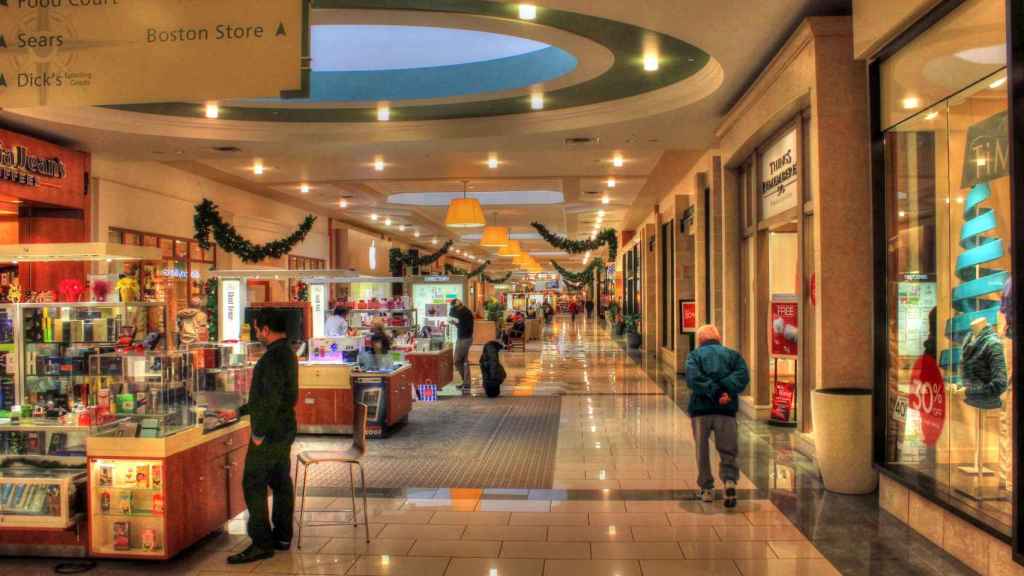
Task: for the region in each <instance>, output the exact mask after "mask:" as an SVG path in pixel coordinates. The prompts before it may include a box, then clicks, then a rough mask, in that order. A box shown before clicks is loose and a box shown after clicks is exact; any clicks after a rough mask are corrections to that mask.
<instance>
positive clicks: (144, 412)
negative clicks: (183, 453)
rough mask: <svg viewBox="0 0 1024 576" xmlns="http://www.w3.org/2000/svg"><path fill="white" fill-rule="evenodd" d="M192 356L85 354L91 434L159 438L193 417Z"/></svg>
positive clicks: (178, 429)
mask: <svg viewBox="0 0 1024 576" xmlns="http://www.w3.org/2000/svg"><path fill="white" fill-rule="evenodd" d="M193 364H194V363H193V357H192V355H191V354H188V353H181V352H113V353H104V354H93V355H91V356H90V357H89V376H88V379H89V387H88V393H87V394H88V397H87V402H86V404H87V405H88V407H89V408H88V410H89V411H90V414H89V419H90V421H91V423H92V434H93V435H95V436H118V437H125V438H163V437H165V436H170V435H172V434H176V433H178V432H181V431H182V430H186V429H188V428H190V427H192V426H194V425H195V424H196V422H197V415H196V409H195V407H196V398H195V392H194V388H195V372H194V365H193Z"/></svg>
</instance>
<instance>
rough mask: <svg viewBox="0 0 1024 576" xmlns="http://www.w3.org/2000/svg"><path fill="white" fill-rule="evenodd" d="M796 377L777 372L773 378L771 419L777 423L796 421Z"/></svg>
mask: <svg viewBox="0 0 1024 576" xmlns="http://www.w3.org/2000/svg"><path fill="white" fill-rule="evenodd" d="M795 408H796V379H795V378H793V377H791V376H780V375H778V374H775V375H774V377H773V378H772V404H771V420H772V422H775V423H776V424H790V423H794V422H795V416H796V413H795V412H796V411H795Z"/></svg>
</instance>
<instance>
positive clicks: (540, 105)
mask: <svg viewBox="0 0 1024 576" xmlns="http://www.w3.org/2000/svg"><path fill="white" fill-rule="evenodd" d="M530 108H533V109H534V110H543V109H544V94H542V93H541V92H534V93H533V94H531V95H530Z"/></svg>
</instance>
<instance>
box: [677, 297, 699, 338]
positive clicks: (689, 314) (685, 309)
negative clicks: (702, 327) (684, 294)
mask: <svg viewBox="0 0 1024 576" xmlns="http://www.w3.org/2000/svg"><path fill="white" fill-rule="evenodd" d="M679 305H680V306H681V307H682V318H683V323H682V332H683V333H684V334H685V333H689V332H696V331H697V303H696V302H694V301H692V300H680V301H679Z"/></svg>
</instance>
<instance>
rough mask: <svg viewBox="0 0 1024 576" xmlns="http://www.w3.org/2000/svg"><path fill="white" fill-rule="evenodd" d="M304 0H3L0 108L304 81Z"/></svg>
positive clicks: (203, 94)
mask: <svg viewBox="0 0 1024 576" xmlns="http://www.w3.org/2000/svg"><path fill="white" fill-rule="evenodd" d="M307 10H308V5H307V4H306V2H305V0H0V107H2V108H17V107H28V106H89V105H100V104H133V103H142V102H167V101H181V100H186V101H204V100H224V99H229V98H269V97H276V96H279V95H280V94H281V93H282V92H284V91H292V90H298V89H301V88H302V70H301V68H302V57H303V44H304V39H305V38H306V36H307V31H306V30H305V28H306V26H307V21H308V19H307V18H305V14H306V11H307Z"/></svg>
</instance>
